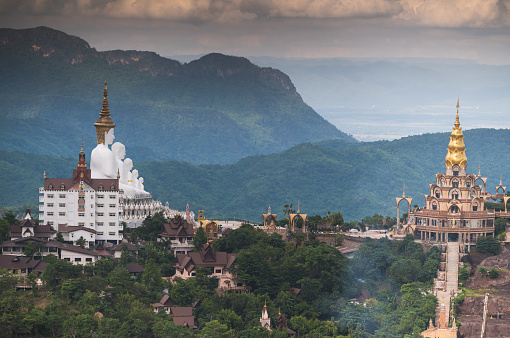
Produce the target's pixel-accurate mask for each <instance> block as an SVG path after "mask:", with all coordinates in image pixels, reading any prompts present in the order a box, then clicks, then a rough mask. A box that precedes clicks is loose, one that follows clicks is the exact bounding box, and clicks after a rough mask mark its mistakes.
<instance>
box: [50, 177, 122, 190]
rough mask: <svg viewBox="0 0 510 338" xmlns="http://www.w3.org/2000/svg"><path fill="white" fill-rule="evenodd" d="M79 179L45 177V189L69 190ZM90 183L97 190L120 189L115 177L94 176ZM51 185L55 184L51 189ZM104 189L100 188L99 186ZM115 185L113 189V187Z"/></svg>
mask: <svg viewBox="0 0 510 338" xmlns="http://www.w3.org/2000/svg"><path fill="white" fill-rule="evenodd" d="M76 183H79V182H78V181H74V180H73V179H72V178H45V179H44V190H55V191H67V190H70V189H71V188H72V187H73V186H74V185H75V184H76ZM87 183H88V185H89V186H90V187H91V188H92V189H94V190H95V191H118V190H119V180H118V179H113V178H93V179H91V180H90V182H87ZM50 185H51V186H53V187H52V189H50ZM61 185H64V189H60V186H61ZM100 186H102V187H103V189H102V190H100V189H99V187H100ZM112 186H113V189H111V187H112Z"/></svg>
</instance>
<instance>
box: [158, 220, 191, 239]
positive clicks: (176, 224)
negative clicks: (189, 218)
mask: <svg viewBox="0 0 510 338" xmlns="http://www.w3.org/2000/svg"><path fill="white" fill-rule="evenodd" d="M194 234H195V230H193V224H190V223H188V222H186V220H185V219H184V218H182V217H181V215H177V216H175V217H174V218H173V219H172V220H170V223H168V224H163V232H162V233H160V234H159V235H160V236H161V237H193V235H194Z"/></svg>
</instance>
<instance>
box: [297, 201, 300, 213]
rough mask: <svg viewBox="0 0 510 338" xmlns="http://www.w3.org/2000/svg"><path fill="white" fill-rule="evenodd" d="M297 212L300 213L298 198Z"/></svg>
mask: <svg viewBox="0 0 510 338" xmlns="http://www.w3.org/2000/svg"><path fill="white" fill-rule="evenodd" d="M297 213H298V214H300V212H299V200H298V201H297Z"/></svg>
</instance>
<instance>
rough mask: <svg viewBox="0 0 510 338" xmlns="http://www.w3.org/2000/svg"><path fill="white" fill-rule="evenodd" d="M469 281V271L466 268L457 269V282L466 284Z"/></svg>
mask: <svg viewBox="0 0 510 338" xmlns="http://www.w3.org/2000/svg"><path fill="white" fill-rule="evenodd" d="M468 279H469V269H468V268H466V267H462V268H459V282H461V283H466V282H467V281H468Z"/></svg>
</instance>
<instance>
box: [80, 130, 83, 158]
mask: <svg viewBox="0 0 510 338" xmlns="http://www.w3.org/2000/svg"><path fill="white" fill-rule="evenodd" d="M80 154H83V134H82V135H81V151H80Z"/></svg>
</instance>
